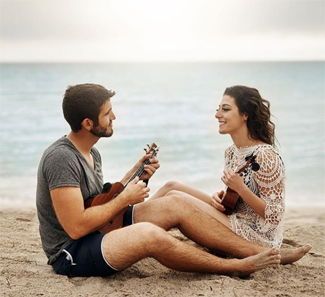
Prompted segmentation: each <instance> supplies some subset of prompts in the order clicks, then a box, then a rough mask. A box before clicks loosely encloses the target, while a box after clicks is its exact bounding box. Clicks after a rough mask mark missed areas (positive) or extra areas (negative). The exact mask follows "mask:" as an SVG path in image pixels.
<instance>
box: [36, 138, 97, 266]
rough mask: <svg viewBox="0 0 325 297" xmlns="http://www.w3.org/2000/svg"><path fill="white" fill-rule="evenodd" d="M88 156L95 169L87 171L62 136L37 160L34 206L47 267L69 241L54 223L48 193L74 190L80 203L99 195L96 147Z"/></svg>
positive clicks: (61, 229)
mask: <svg viewBox="0 0 325 297" xmlns="http://www.w3.org/2000/svg"><path fill="white" fill-rule="evenodd" d="M91 154H92V156H93V159H94V164H95V169H92V168H91V166H90V165H89V164H88V162H87V161H86V159H85V158H84V157H83V156H82V155H81V153H80V152H79V151H78V150H77V149H76V148H75V146H74V145H73V144H72V143H71V142H70V141H69V140H68V139H67V138H66V137H65V136H63V137H62V138H60V139H59V140H57V141H56V142H54V143H53V144H52V145H51V146H50V147H49V148H47V149H46V150H45V152H44V154H43V156H42V159H41V161H40V164H39V167H38V174H37V192H36V207H37V214H38V219H39V231H40V236H41V240H42V245H43V249H44V251H45V254H46V256H47V257H48V264H52V263H53V262H54V261H55V260H56V259H57V257H58V256H59V255H60V254H61V252H62V250H63V249H64V248H65V247H66V246H67V245H69V244H70V243H72V242H73V239H71V237H70V236H69V235H68V234H67V233H66V232H65V231H64V230H63V228H62V226H61V224H60V223H59V221H58V218H57V216H56V214H55V211H54V208H53V204H52V200H51V195H50V191H51V190H53V189H56V188H60V187H78V188H80V189H81V193H82V196H83V199H84V200H86V199H87V198H88V197H91V196H95V195H97V194H99V193H100V192H101V189H102V187H103V174H102V164H101V157H100V154H99V152H98V151H97V149H96V148H92V149H91Z"/></svg>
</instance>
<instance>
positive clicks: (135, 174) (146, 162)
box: [123, 159, 150, 189]
mask: <svg viewBox="0 0 325 297" xmlns="http://www.w3.org/2000/svg"><path fill="white" fill-rule="evenodd" d="M148 164H150V161H149V159H146V160H145V161H144V162H143V163H142V164H141V165H140V167H139V168H138V169H137V171H136V172H135V173H134V174H133V175H132V176H131V177H130V179H129V180H128V181H127V183H126V184H125V186H124V188H123V189H125V188H126V186H127V185H128V184H129V182H131V181H132V180H134V179H135V178H136V177H137V176H139V177H140V176H141V175H142V173H143V172H144V165H148Z"/></svg>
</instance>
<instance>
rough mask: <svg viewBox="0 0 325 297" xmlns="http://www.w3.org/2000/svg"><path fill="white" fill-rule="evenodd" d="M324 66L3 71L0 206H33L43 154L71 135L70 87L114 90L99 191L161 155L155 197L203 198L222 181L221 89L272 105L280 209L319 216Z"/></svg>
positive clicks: (18, 67) (90, 66) (19, 67)
mask: <svg viewBox="0 0 325 297" xmlns="http://www.w3.org/2000/svg"><path fill="white" fill-rule="evenodd" d="M324 66H325V64H324V61H318V62H211V63H208V62H204V63H61V64H60V63H48V64H46V63H40V64H33V63H27V64H21V63H16V64H10V63H3V64H0V99H1V102H0V104H1V105H0V110H1V111H0V112H1V123H0V125H1V129H0V145H1V151H0V205H3V206H15V207H25V206H35V192H36V182H37V181H36V176H37V170H38V163H39V160H40V158H41V156H42V153H43V151H44V150H45V149H46V148H47V147H48V146H49V145H50V144H51V143H52V142H54V141H55V140H57V139H58V138H60V137H61V136H63V135H66V134H68V133H69V132H70V128H69V126H68V124H67V123H66V122H65V120H64V117H63V115H62V107H61V104H62V97H63V94H64V92H65V90H66V88H67V87H68V86H69V85H75V84H79V83H97V84H101V85H103V86H105V87H106V88H107V89H111V90H114V91H115V92H116V95H115V96H114V97H113V98H112V105H113V110H114V113H115V115H116V120H115V121H114V134H113V136H112V137H110V138H105V139H104V138H103V139H100V140H99V141H98V143H97V144H96V147H97V148H98V149H99V151H100V153H101V156H102V161H103V173H104V180H105V181H110V182H114V181H119V180H121V178H122V177H123V176H124V174H125V173H126V172H127V171H128V170H129V169H131V168H132V167H133V165H134V164H135V163H136V162H137V160H139V159H140V158H141V157H142V156H143V154H144V150H143V149H144V148H146V147H147V144H149V145H150V144H151V143H153V142H154V143H156V144H157V145H158V146H159V152H158V155H157V157H158V159H159V161H160V165H161V167H160V169H159V170H158V171H157V172H156V174H155V175H154V176H153V177H152V179H151V180H150V183H149V187H150V189H151V193H152V194H153V193H155V192H156V191H157V190H158V189H159V188H160V187H161V186H163V185H164V184H165V183H166V182H167V181H170V180H177V181H180V182H182V183H185V184H188V185H191V186H192V187H195V188H197V189H200V190H202V191H204V192H206V193H208V194H213V193H215V192H217V191H220V190H222V189H224V188H225V186H224V184H223V183H222V181H221V175H222V171H223V166H224V150H225V149H226V148H227V147H228V146H229V145H231V144H232V141H231V138H230V136H229V135H220V134H219V133H218V122H217V120H216V119H215V111H216V108H217V107H218V105H219V103H220V100H221V98H222V94H223V92H224V90H225V88H226V87H228V86H232V85H238V84H240V85H247V86H250V87H254V88H257V89H258V90H259V91H260V93H261V95H262V97H264V98H266V99H268V100H269V101H270V102H271V112H272V115H273V116H272V121H273V122H274V123H275V125H276V137H277V140H278V142H277V149H278V151H279V153H280V155H281V156H282V158H283V160H284V163H285V166H286V204H287V205H288V206H297V207H308V206H312V207H314V206H316V207H325V189H324V184H325V158H324V156H325V149H324V145H325V141H324V138H325V133H324V128H325V106H324V105H325V67H324Z"/></svg>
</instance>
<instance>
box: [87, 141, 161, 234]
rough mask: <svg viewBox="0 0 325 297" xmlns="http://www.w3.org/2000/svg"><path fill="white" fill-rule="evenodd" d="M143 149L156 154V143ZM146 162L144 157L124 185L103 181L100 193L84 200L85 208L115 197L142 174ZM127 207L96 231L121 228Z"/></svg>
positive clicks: (103, 231) (106, 231)
mask: <svg viewBox="0 0 325 297" xmlns="http://www.w3.org/2000/svg"><path fill="white" fill-rule="evenodd" d="M145 151H146V153H147V154H150V155H151V157H154V156H156V155H157V153H158V151H159V148H158V147H157V145H156V144H155V143H152V144H151V145H150V146H149V145H148V149H147V150H146V149H145ZM147 164H150V161H149V159H146V160H145V161H144V162H143V163H142V164H141V165H140V167H139V168H138V169H137V171H136V172H135V173H134V174H133V175H132V176H131V177H130V179H129V180H128V181H127V183H126V184H125V185H123V184H122V183H120V182H115V183H113V184H110V183H105V184H104V186H103V190H102V193H101V194H99V195H97V196H95V197H91V198H88V199H87V200H86V201H85V208H88V207H92V206H96V205H102V204H104V203H107V202H109V201H111V200H112V199H114V198H115V197H117V196H118V195H119V194H120V193H121V192H122V191H123V190H124V189H125V188H126V186H127V185H128V184H129V182H131V181H132V180H133V179H135V178H136V177H137V176H138V177H140V176H141V175H142V174H143V172H144V165H147ZM129 208H130V206H127V207H124V208H123V209H121V210H120V211H119V212H118V213H117V214H116V215H115V217H113V218H112V219H111V220H109V222H108V223H107V224H106V225H104V226H103V227H101V228H100V229H99V230H98V231H99V232H100V233H108V232H110V231H112V230H115V229H119V228H122V226H123V216H124V213H125V212H126V211H127V210H128V209H129Z"/></svg>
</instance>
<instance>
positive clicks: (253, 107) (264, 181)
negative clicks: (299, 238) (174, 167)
mask: <svg viewBox="0 0 325 297" xmlns="http://www.w3.org/2000/svg"><path fill="white" fill-rule="evenodd" d="M270 116H271V113H270V103H269V101H267V100H265V99H263V98H262V97H261V95H260V94H259V92H258V90H256V89H253V88H249V87H246V86H233V87H229V88H227V89H226V90H225V92H224V94H223V98H222V100H221V103H220V105H219V108H218V109H217V112H216V115H215V117H216V118H217V120H218V122H219V133H220V134H229V135H230V136H231V138H232V140H233V144H232V145H231V146H230V147H228V148H227V149H226V151H225V168H224V175H223V176H222V178H221V180H222V181H223V182H224V184H225V185H226V186H227V187H229V188H230V189H232V190H234V191H235V192H237V193H238V195H239V196H240V198H239V200H238V202H237V204H236V206H235V209H234V212H233V213H232V214H231V215H226V214H224V213H223V212H224V211H225V207H224V206H223V205H222V204H221V202H222V197H223V196H224V191H221V192H219V193H216V194H214V195H213V196H212V197H211V196H210V195H208V194H205V193H203V192H201V191H199V190H196V189H193V188H191V187H189V186H186V185H183V184H181V183H178V182H175V181H170V182H168V183H167V184H166V185H165V186H163V187H162V188H161V189H159V190H158V192H157V193H156V194H155V195H153V197H152V198H151V199H156V198H158V197H162V196H165V195H170V194H175V191H177V194H181V195H183V196H186V197H187V198H188V199H190V200H191V201H192V202H193V203H194V204H195V205H196V206H197V207H199V208H200V209H201V210H204V211H205V212H207V213H209V214H210V215H211V216H213V217H214V218H216V219H217V220H219V221H220V222H221V223H223V224H224V225H225V226H227V227H228V228H230V229H231V230H232V231H233V232H235V233H236V234H238V235H239V236H242V237H243V238H245V239H247V240H249V241H252V242H254V243H257V244H259V245H261V246H266V247H275V248H279V247H280V246H281V243H282V239H283V235H282V234H283V222H284V210H285V205H284V192H285V168H284V164H283V161H282V159H281V157H280V156H279V154H278V153H277V152H276V150H275V149H274V140H275V136H274V124H273V123H272V122H271V120H270ZM250 155H253V156H256V158H255V163H258V165H259V166H258V165H255V166H254V167H253V169H254V170H256V171H254V170H252V166H249V167H248V168H247V169H246V170H245V171H244V172H243V173H241V174H238V173H237V171H238V169H240V168H242V167H243V166H244V165H245V164H246V160H245V158H246V157H248V156H250Z"/></svg>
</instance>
